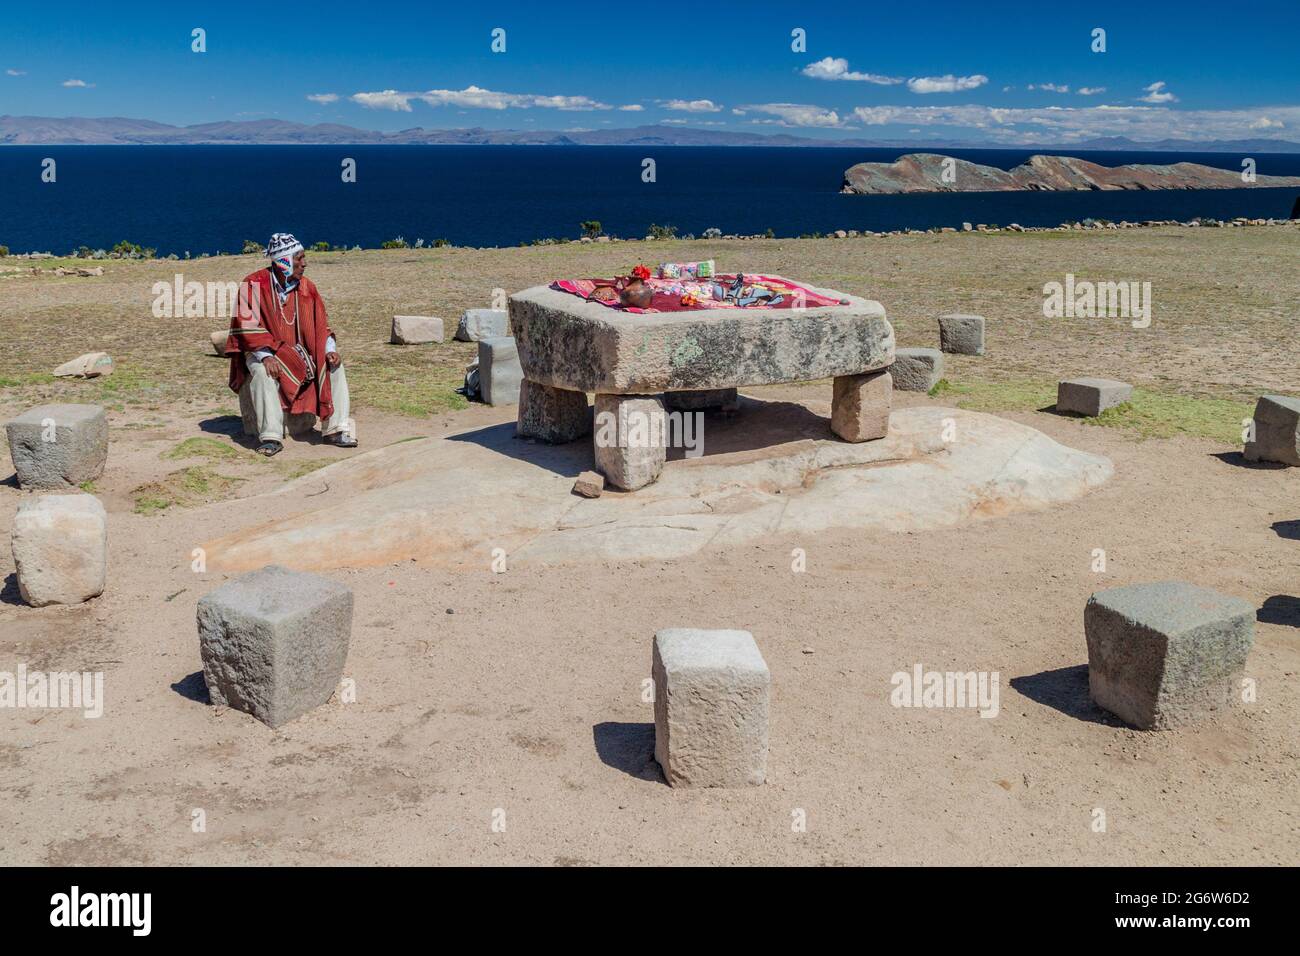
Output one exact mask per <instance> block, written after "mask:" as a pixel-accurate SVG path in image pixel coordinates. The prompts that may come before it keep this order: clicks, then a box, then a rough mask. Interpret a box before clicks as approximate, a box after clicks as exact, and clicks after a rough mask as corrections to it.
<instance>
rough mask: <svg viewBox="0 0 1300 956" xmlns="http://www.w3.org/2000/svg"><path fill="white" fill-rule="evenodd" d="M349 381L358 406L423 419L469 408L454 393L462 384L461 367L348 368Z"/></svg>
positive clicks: (363, 366)
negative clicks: (440, 413) (366, 406)
mask: <svg viewBox="0 0 1300 956" xmlns="http://www.w3.org/2000/svg"><path fill="white" fill-rule="evenodd" d="M348 379H349V384H350V385H352V388H353V393H352V394H353V395H354V396H355V399H354V400H355V401H356V403H357V405H369V406H371V407H372V408H378V409H381V410H383V411H387V412H396V413H397V414H399V415H412V416H418V417H424V416H427V415H433V414H436V413H438V412H448V411H458V410H460V409H462V408H466V407H468V406H469V402H468V401H467V400H466V399H465V396H464V395H461V394H459V393H458V392H457V391H456V389H458V388H460V387H461V386H462V385H464V384H465V372H464V370H463V369H462V368H461V367H460V366H433V367H424V368H418V369H416V368H411V367H409V366H406V365H371V364H366V365H362V366H354V367H352V368H349V369H348ZM354 383H355V384H354Z"/></svg>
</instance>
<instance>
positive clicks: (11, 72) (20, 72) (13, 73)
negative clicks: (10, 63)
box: [5, 70, 27, 76]
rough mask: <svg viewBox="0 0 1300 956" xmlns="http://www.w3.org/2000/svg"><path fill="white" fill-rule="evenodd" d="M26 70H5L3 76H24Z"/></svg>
mask: <svg viewBox="0 0 1300 956" xmlns="http://www.w3.org/2000/svg"><path fill="white" fill-rule="evenodd" d="M26 75H27V71H26V70H5V76H26Z"/></svg>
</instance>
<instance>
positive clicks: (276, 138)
mask: <svg viewBox="0 0 1300 956" xmlns="http://www.w3.org/2000/svg"><path fill="white" fill-rule="evenodd" d="M368 143H374V144H391V145H403V144H416V145H434V146H455V145H460V146H839V147H854V148H873V147H877V148H885V149H894V148H898V149H915V148H918V147H926V148H936V149H1069V150H1071V151H1076V152H1077V151H1088V150H1148V151H1166V152H1212V153H1218V152H1222V153H1300V143H1293V142H1289V141H1287V140H1280V139H1245V140H1213V141H1208V142H1194V141H1191V140H1181V139H1163V140H1159V141H1158V142H1153V143H1139V142H1134V141H1133V140H1131V139H1126V138H1124V137H1122V136H1111V137H1103V138H1100V139H1090V140H1086V141H1083V142H1077V143H1068V144H1060V145H1057V144H1052V143H1034V144H1010V145H1009V144H1006V143H994V142H969V141H963V140H955V139H947V140H944V139H939V140H925V141H921V140H893V139H888V140H886V139H876V140H872V139H816V138H813V137H810V136H796V135H793V134H789V133H776V134H763V133H737V132H731V131H727V130H716V129H701V128H699V127H691V126H671V125H663V124H659V125H653V126H634V127H630V128H625V129H593V130H573V131H557V130H492V129H482V128H481V127H474V128H471V129H424V128H423V127H418V126H417V127H414V128H412V129H404V130H399V131H398V132H395V133H384V132H380V131H377V130H366V129H357V128H355V127H352V126H344V125H341V124H338V123H316V124H314V125H308V124H306V123H292V122H289V121H287V120H276V119H260V120H228V121H224V122H218V123H200V124H198V125H196V126H171V125H168V124H167V123H156V122H154V121H152V120H140V119H125V118H123V117H118V116H109V117H103V118H100V119H91V118H86V117H77V116H69V117H64V118H55V117H48V116H0V145H9V146H47V145H48V146H56V145H58V146H69V145H86V146H95V145H100V146H150V145H153V146H181V145H201V144H208V145H211V144H227V145H236V146H238V145H292V144H303V145H345V144H368Z"/></svg>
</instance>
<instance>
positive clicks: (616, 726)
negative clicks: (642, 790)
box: [591, 721, 667, 783]
mask: <svg viewBox="0 0 1300 956" xmlns="http://www.w3.org/2000/svg"><path fill="white" fill-rule="evenodd" d="M591 736H592V738H593V740H595V742H596V755H597V756H598V757H600V761H601V763H603V764H605V766H607V767H613V768H614V769H615V770H621V771H623V773H625V774H627V775H628V776H631V777H636V778H637V779H638V780H646V781H650V782H654V783H666V782H667V781H665V780H664V775H663V772H662V771H661V770H660V769H659V764H658V763H656V762H655V725H654V724H625V723H615V722H613V721H606V722H605V723H602V724H596V725H595V726H594V727H592V728H591Z"/></svg>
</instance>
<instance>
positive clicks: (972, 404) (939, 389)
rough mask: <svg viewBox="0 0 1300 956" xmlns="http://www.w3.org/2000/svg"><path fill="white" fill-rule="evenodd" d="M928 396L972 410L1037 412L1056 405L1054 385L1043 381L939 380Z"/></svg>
mask: <svg viewBox="0 0 1300 956" xmlns="http://www.w3.org/2000/svg"><path fill="white" fill-rule="evenodd" d="M929 394H930V397H931V398H947V399H952V400H954V402H955V404H956V405H957V407H958V408H968V409H970V410H971V411H973V412H1005V411H1036V410H1037V409H1040V408H1045V407H1047V406H1050V405H1055V404H1056V386H1055V385H1049V384H1047V383H1044V382H950V381H948V379H946V378H941V379H939V382H938V384H937V385H935V386H934V388H932V389H930V393H929Z"/></svg>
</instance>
